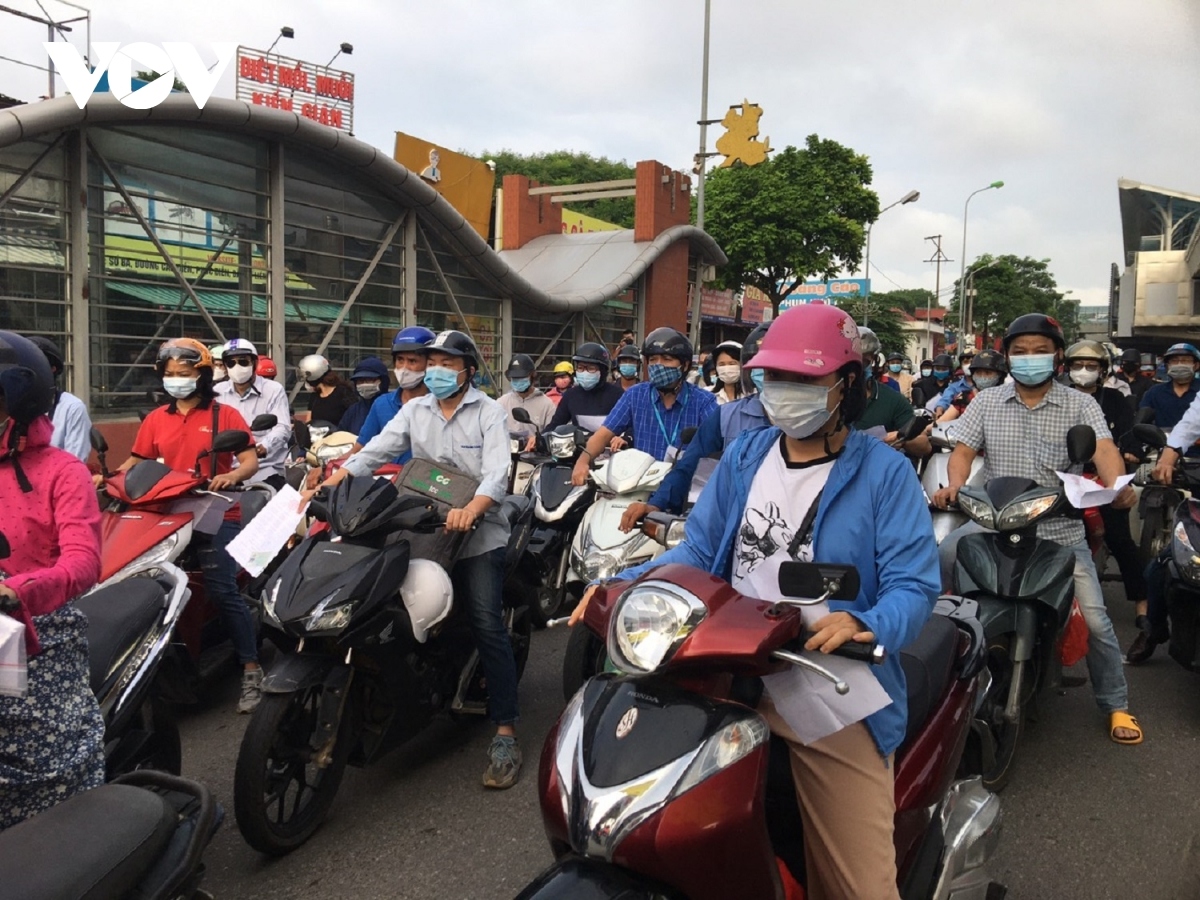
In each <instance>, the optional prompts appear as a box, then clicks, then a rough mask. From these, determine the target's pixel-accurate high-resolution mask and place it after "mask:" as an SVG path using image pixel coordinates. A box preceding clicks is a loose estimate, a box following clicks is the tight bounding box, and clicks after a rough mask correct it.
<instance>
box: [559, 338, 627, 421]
mask: <svg viewBox="0 0 1200 900" xmlns="http://www.w3.org/2000/svg"><path fill="white" fill-rule="evenodd" d="M571 361H572V362H573V363H574V364H575V370H576V372H577V378H576V381H575V386H574V387H572V388H568V389H567V391H566V393H564V394H563V396H562V400H560V401H559V403H558V408H557V409H555V410H554V415H553V416H551V418H550V424H548V425H547V426H546V428H547V429H549V430H553V429H555V428H557V427H558V426H559V425H566V424H568V423H569V424H571V425H575V426H576V427H578V428H582V429H584V430H585V431H593V432H594V431H596V430H597V429H598V428H599V427H600V426H601V425H603V424H604V420H605V418H607V417H608V414H609V413H610V412H612V411H613V407H614V406H616V405H617V401H618V400H620V399H621V394H622V393H623V392H622V390H621V386H620V385H619V384H616V383H614V382H612V381H609V380H608V367H609V357H608V351H607V350H606V349H605V348H604V345H603V344H598V343H596V342H595V341H587V342H586V343H583V344H580V345H579V347H578V348H577V349H576V350H575V355H574V356H573V357H571Z"/></svg>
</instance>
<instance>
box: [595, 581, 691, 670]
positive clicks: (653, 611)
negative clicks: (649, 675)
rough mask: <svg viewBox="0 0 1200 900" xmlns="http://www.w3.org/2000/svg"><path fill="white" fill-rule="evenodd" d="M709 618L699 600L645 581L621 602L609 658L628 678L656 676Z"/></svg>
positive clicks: (613, 620)
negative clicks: (696, 628) (642, 674)
mask: <svg viewBox="0 0 1200 900" xmlns="http://www.w3.org/2000/svg"><path fill="white" fill-rule="evenodd" d="M707 614H708V608H707V607H706V606H705V605H704V604H703V603H702V602H701V601H700V599H699V598H698V597H696V596H695V595H693V594H692V593H690V592H689V591H685V590H683V589H682V588H680V587H678V586H676V585H673V584H670V583H669V582H665V581H644V582H642V583H641V584H639V585H638V586H637V587H634V588H631V589H630V590H628V591H626V592H625V593H624V594H623V595H622V596H621V597H620V598H619V599H618V600H617V606H616V609H615V610H614V611H613V615H612V618H611V619H610V621H609V627H608V655H609V658H610V659H612V661H613V665H615V666H616V667H617V668H618V669H619V670H620V671H622V672H625V673H627V674H641V673H646V672H653V671H654V670H655V669H657V668H658V667H659V666H660V665H662V664H663V662H665V661H666V660H667V659H669V658H670V656H671V654H673V653H674V652H675V651H676V650H677V649H678V648H679V645H680V644H682V643H683V641H684V639H685V638H686V637H687V636H688V635H689V634H691V633H692V631H693V630H694V629H695V627H696V626H697V625H699V624H700V622H701V621H702V620H703V619H704V617H705V616H706V615H707Z"/></svg>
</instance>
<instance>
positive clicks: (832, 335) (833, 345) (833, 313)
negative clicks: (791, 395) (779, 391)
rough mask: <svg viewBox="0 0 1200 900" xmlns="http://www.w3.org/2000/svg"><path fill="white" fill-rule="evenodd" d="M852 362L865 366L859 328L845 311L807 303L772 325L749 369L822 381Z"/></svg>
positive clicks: (787, 312) (821, 304)
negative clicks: (793, 373) (803, 376)
mask: <svg viewBox="0 0 1200 900" xmlns="http://www.w3.org/2000/svg"><path fill="white" fill-rule="evenodd" d="M848 362H856V363H859V364H860V365H861V364H862V343H861V341H860V340H859V337H858V326H857V325H856V324H855V323H854V319H852V318H851V317H850V314H849V313H847V312H846V311H845V310H842V309H838V308H837V307H836V306H828V305H826V304H824V303H806V304H804V305H803V306H794V307H792V308H791V309H788V310H785V311H784V312H783V313H782V314H781V315H780V316H779V318H778V319H776V320H775V321H774V322H772V323H771V327H770V329H768V330H767V333H766V336H765V337H763V340H762V346H761V347H759V349H758V352H757V353H756V354H754V357H753V359H751V360H750V361H749V362H748V363H746V368H747V369H778V370H779V371H781V372H795V373H796V374H797V375H808V376H811V377H814V378H820V377H821V376H822V375H830V374H832V373H834V372H836V371H837V370H838V369H840V368H841V367H842V366H844V365H845V364H846V363H848Z"/></svg>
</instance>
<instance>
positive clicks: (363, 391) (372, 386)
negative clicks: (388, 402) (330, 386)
mask: <svg viewBox="0 0 1200 900" xmlns="http://www.w3.org/2000/svg"><path fill="white" fill-rule="evenodd" d="M354 389H355V390H356V391H358V396H360V397H362V398H363V399H364V400H370V399H371V398H372V397H374V396H376V395H378V394H379V390H380V388H379V382H378V381H360V382H359V383H358V384H356V385H354Z"/></svg>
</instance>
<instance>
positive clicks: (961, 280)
mask: <svg viewBox="0 0 1200 900" xmlns="http://www.w3.org/2000/svg"><path fill="white" fill-rule="evenodd" d="M1002 187H1004V182H1003V181H993V182H992V183H991V184H989V185H987V186H986V187H981V188H980V189H979V190H977V191H971V193H970V194H968V195H967V202H966V203H964V204H963V240H962V257H961V259H962V263H961V266H962V268H961V269H960V271H959V274H958V320H959V321H958V330H959V336H958V339H959V342H960V343H961V342H962V338H963V335H964V334H966V330H967V320H966V307H965V306H964V301H965V295H966V278H967V209H968V207H969V206H970V205H971V198H972V197H974V196H975V195H976V194H981V193H983V192H984V191H990V190H991V189H992V188H1002Z"/></svg>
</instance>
